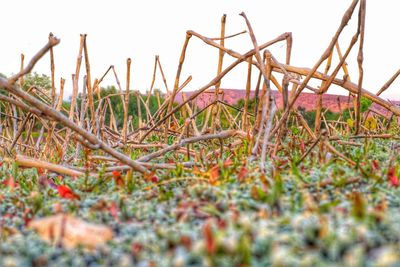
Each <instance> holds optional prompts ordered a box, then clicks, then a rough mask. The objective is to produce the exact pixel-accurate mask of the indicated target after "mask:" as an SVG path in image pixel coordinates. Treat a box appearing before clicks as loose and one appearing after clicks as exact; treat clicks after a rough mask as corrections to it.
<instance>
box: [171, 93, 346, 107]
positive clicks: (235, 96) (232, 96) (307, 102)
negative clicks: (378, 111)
mask: <svg viewBox="0 0 400 267" xmlns="http://www.w3.org/2000/svg"><path fill="white" fill-rule="evenodd" d="M223 92H224V93H223V97H222V95H221V96H220V99H221V100H223V101H225V102H227V103H229V104H236V103H237V102H238V101H239V100H240V99H244V97H245V95H246V90H236V89H223ZM193 93H194V91H191V92H184V94H185V95H186V97H190V96H191V95H192V94H193ZM274 94H275V98H276V102H277V105H278V107H279V108H281V107H282V106H283V99H282V95H281V94H280V93H279V92H278V91H274ZM250 97H251V98H252V97H254V91H251V94H250ZM214 99H215V91H214V90H213V89H211V90H210V91H207V92H205V93H202V94H200V95H199V96H198V97H197V98H196V104H197V105H198V106H199V107H204V106H206V105H207V104H209V103H211V102H212V101H214ZM175 101H176V102H178V103H181V102H182V95H181V94H178V95H177V96H176V98H175ZM316 102H317V95H316V94H313V93H302V94H301V95H300V96H299V98H298V100H297V101H296V104H295V107H296V108H297V107H299V106H301V107H303V108H305V109H306V110H313V109H315V104H316ZM322 103H323V107H324V108H328V109H329V110H331V111H333V112H338V111H339V110H341V109H342V110H343V109H345V108H347V107H348V104H349V99H348V97H347V96H343V95H331V94H324V95H323V98H322ZM351 104H352V103H351V100H350V105H351Z"/></svg>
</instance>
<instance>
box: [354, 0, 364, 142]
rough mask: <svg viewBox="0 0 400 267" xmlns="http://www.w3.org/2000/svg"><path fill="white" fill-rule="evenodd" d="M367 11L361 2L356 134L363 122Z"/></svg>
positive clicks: (362, 1)
mask: <svg viewBox="0 0 400 267" xmlns="http://www.w3.org/2000/svg"><path fill="white" fill-rule="evenodd" d="M365 10H366V0H361V2H360V12H359V18H358V23H359V26H358V27H359V31H360V47H359V50H358V56H357V63H358V73H359V75H358V92H357V109H356V134H358V132H359V131H360V122H361V95H362V83H363V77H364V70H363V66H362V64H363V61H364V56H363V47H364V31H365Z"/></svg>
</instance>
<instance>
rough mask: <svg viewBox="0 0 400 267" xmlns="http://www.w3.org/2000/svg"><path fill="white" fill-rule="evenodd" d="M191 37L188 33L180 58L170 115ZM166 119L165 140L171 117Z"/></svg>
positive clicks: (169, 107) (169, 110)
mask: <svg viewBox="0 0 400 267" xmlns="http://www.w3.org/2000/svg"><path fill="white" fill-rule="evenodd" d="M191 37H192V35H191V34H189V33H186V38H185V43H184V44H183V48H182V51H181V56H180V58H179V64H178V69H177V71H176V77H175V83H174V88H173V90H172V94H171V98H170V100H169V102H168V108H167V113H168V114H169V113H170V112H171V109H172V104H173V103H174V100H175V96H176V92H177V90H178V88H179V79H180V77H181V72H182V66H183V62H184V61H185V56H186V49H187V46H188V44H189V40H190V38H191ZM171 115H172V114H171ZM166 119H168V121H167V124H166V125H165V130H164V138H165V139H166V138H167V135H168V128H169V125H170V123H171V120H170V116H168V117H167V118H166Z"/></svg>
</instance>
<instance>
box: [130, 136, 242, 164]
mask: <svg viewBox="0 0 400 267" xmlns="http://www.w3.org/2000/svg"><path fill="white" fill-rule="evenodd" d="M237 134H238V131H236V130H226V131H222V132H219V133H216V134H205V135H200V136H195V137H190V138H186V139H182V140H181V141H180V142H179V143H176V144H173V145H170V146H168V147H166V148H163V149H160V150H158V151H156V152H154V153H151V154H148V155H145V156H143V157H140V158H139V159H138V160H137V161H139V162H147V161H150V160H152V159H154V158H157V157H160V156H162V155H164V154H165V153H167V152H169V151H173V150H176V149H178V148H180V147H183V146H185V145H187V144H192V143H197V142H200V141H205V140H211V139H226V138H229V137H232V136H234V135H237Z"/></svg>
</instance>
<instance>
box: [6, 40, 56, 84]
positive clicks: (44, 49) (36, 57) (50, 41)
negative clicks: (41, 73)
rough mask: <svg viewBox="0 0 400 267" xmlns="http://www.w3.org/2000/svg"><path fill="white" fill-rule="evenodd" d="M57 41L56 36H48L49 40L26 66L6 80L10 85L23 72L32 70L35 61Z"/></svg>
mask: <svg viewBox="0 0 400 267" xmlns="http://www.w3.org/2000/svg"><path fill="white" fill-rule="evenodd" d="M58 43H60V40H59V39H57V38H56V37H54V36H52V37H50V38H49V41H48V42H47V44H46V45H45V46H44V47H43V48H42V49H40V51H39V52H37V53H36V54H35V55H34V56H33V58H32V59H31V61H30V62H29V64H28V66H26V67H25V68H24V69H23V70H21V71H20V72H18V73H17V74H15V75H13V76H12V77H11V78H10V79H9V80H8V81H9V83H10V84H11V85H13V84H15V82H16V81H18V79H19V78H20V77H22V76H24V75H25V74H27V73H29V72H31V71H32V69H33V67H35V65H36V63H37V62H38V61H39V60H40V59H41V58H42V57H43V56H44V55H45V54H46V52H47V51H48V50H49V49H50V48H51V47H53V46H56V45H57V44H58Z"/></svg>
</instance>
